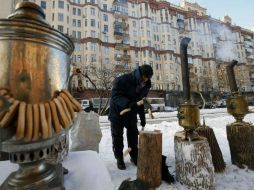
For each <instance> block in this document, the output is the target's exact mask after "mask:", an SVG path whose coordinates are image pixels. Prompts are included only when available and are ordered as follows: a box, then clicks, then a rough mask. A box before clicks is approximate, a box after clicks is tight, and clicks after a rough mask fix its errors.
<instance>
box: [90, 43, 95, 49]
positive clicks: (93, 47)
mask: <svg viewBox="0 0 254 190" xmlns="http://www.w3.org/2000/svg"><path fill="white" fill-rule="evenodd" d="M91 50H92V51H95V50H96V43H91Z"/></svg>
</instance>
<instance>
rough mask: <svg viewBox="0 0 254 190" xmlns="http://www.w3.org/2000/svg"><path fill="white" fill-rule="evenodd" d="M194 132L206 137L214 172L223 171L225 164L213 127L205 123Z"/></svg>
mask: <svg viewBox="0 0 254 190" xmlns="http://www.w3.org/2000/svg"><path fill="white" fill-rule="evenodd" d="M196 132H197V133H198V134H199V135H200V136H203V137H206V139H207V141H208V143H209V146H210V150H211V155H212V160H213V166H214V170H215V172H223V171H224V170H225V167H226V164H225V162H224V159H223V156H222V152H221V150H220V147H219V144H218V141H217V139H216V137H215V134H214V132H213V129H212V128H210V127H208V126H206V125H202V126H201V127H199V128H197V129H196Z"/></svg>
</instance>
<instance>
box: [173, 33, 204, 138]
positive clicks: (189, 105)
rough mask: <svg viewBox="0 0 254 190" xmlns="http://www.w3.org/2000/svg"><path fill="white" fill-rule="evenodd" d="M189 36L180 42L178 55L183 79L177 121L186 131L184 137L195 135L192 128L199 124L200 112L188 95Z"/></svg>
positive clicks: (193, 136)
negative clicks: (181, 99) (181, 100)
mask: <svg viewBox="0 0 254 190" xmlns="http://www.w3.org/2000/svg"><path fill="white" fill-rule="evenodd" d="M190 40H191V39H190V38H188V37H184V38H183V39H182V40H181V43H180V56H181V68H182V81H183V101H184V102H183V103H182V104H181V105H180V106H179V108H178V114H177V117H178V122H179V125H180V126H182V127H183V128H184V130H185V132H186V138H189V139H193V138H195V137H196V136H197V135H196V133H195V132H194V130H195V129H196V128H197V127H199V126H200V114H199V108H198V105H197V104H195V103H193V101H192V100H191V95H190V79H189V67H188V54H187V48H188V44H189V42H190Z"/></svg>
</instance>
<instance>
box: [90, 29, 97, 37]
mask: <svg viewBox="0 0 254 190" xmlns="http://www.w3.org/2000/svg"><path fill="white" fill-rule="evenodd" d="M91 37H92V38H96V33H95V31H94V30H92V31H91Z"/></svg>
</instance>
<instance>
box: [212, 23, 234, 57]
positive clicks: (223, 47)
mask: <svg viewBox="0 0 254 190" xmlns="http://www.w3.org/2000/svg"><path fill="white" fill-rule="evenodd" d="M211 30H212V33H213V35H212V36H213V45H214V49H215V56H216V57H217V58H218V59H220V60H221V61H224V62H231V61H232V60H233V59H235V60H237V59H238V53H237V39H236V33H233V32H232V31H231V30H229V29H228V28H227V26H225V25H223V24H219V23H212V24H211Z"/></svg>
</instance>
